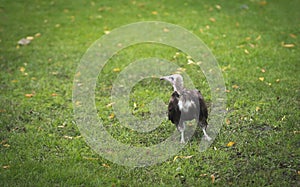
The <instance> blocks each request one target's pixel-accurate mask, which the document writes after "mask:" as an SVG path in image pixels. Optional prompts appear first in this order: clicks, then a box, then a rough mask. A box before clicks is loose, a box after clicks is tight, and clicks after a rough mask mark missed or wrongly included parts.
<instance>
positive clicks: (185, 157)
mask: <svg viewBox="0 0 300 187" xmlns="http://www.w3.org/2000/svg"><path fill="white" fill-rule="evenodd" d="M192 157H193V155H190V156H175V157H174V159H173V162H175V160H176V159H177V158H183V159H189V158H192Z"/></svg>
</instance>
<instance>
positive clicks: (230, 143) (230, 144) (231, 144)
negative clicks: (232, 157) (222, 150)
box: [226, 142, 235, 147]
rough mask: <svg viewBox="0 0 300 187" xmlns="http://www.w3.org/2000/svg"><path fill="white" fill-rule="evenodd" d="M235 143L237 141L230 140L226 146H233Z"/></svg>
mask: <svg viewBox="0 0 300 187" xmlns="http://www.w3.org/2000/svg"><path fill="white" fill-rule="evenodd" d="M233 145H235V142H229V143H228V144H227V145H226V146H227V147H232V146H233Z"/></svg>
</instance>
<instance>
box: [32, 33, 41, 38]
mask: <svg viewBox="0 0 300 187" xmlns="http://www.w3.org/2000/svg"><path fill="white" fill-rule="evenodd" d="M41 35H42V34H41V33H39V32H38V33H36V34H35V35H34V37H36V38H37V37H40V36H41Z"/></svg>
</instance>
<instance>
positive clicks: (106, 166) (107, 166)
mask: <svg viewBox="0 0 300 187" xmlns="http://www.w3.org/2000/svg"><path fill="white" fill-rule="evenodd" d="M102 166H103V167H105V168H110V166H109V165H108V164H102Z"/></svg>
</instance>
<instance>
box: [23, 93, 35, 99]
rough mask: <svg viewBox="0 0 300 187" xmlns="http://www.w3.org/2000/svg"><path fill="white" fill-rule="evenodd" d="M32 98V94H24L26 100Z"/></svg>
mask: <svg viewBox="0 0 300 187" xmlns="http://www.w3.org/2000/svg"><path fill="white" fill-rule="evenodd" d="M33 96H34V94H32V93H30V94H25V97H28V98H30V97H33Z"/></svg>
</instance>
